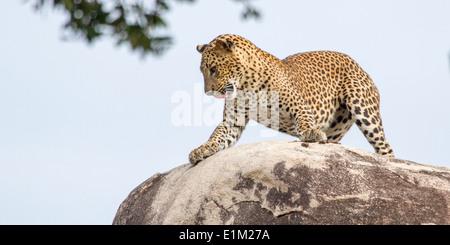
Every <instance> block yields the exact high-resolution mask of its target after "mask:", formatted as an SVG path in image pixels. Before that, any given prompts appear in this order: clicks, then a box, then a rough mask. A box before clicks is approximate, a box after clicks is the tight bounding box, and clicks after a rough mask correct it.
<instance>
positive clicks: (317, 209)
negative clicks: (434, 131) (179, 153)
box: [113, 141, 450, 225]
mask: <svg viewBox="0 0 450 245" xmlns="http://www.w3.org/2000/svg"><path fill="white" fill-rule="evenodd" d="M113 224H117V225H121V224H447V225H448V224H450V168H446V167H437V166H429V165H423V164H418V163H414V162H410V161H406V160H400V159H395V158H388V157H384V156H380V155H377V154H374V153H371V152H367V151H363V150H359V149H355V148H351V147H347V146H342V145H337V144H317V143H309V144H306V143H300V142H293V141H265V142H259V143H253V144H248V145H240V146H237V147H232V148H229V149H227V150H224V151H221V152H219V153H217V154H215V155H214V156H212V157H210V158H208V159H206V160H204V161H202V162H200V163H199V164H198V165H197V166H192V165H190V164H185V165H181V166H179V167H177V168H174V169H172V170H170V171H169V172H166V173H163V174H160V173H157V174H155V175H154V176H152V177H151V178H149V179H147V180H146V181H145V182H143V183H142V184H141V185H139V186H138V187H136V188H135V189H134V190H133V191H132V192H131V193H130V194H129V196H128V197H127V198H126V200H125V201H124V202H123V203H122V204H121V205H120V207H119V210H118V211H117V214H116V216H115V218H114V221H113Z"/></svg>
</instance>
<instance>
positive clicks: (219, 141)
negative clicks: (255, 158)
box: [189, 121, 245, 165]
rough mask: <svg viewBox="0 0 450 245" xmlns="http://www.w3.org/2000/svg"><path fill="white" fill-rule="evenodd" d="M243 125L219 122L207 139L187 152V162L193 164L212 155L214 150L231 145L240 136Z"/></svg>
mask: <svg viewBox="0 0 450 245" xmlns="http://www.w3.org/2000/svg"><path fill="white" fill-rule="evenodd" d="M244 128H245V126H232V125H229V124H228V123H227V122H226V121H223V122H222V123H220V124H219V125H218V126H217V127H216V129H215V130H214V132H213V133H212V135H211V137H209V140H208V141H207V142H206V143H204V144H203V145H201V146H199V147H197V148H196V149H194V150H193V151H191V153H190V154H189V162H190V163H191V164H193V165H195V164H197V163H199V162H200V161H202V160H204V159H206V158H208V157H210V156H212V155H214V154H215V153H216V152H218V151H221V150H223V149H226V148H228V147H231V146H233V145H234V144H236V142H237V141H238V140H239V137H241V134H242V131H244Z"/></svg>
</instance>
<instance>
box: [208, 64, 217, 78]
mask: <svg viewBox="0 0 450 245" xmlns="http://www.w3.org/2000/svg"><path fill="white" fill-rule="evenodd" d="M216 73H217V68H216V67H215V66H213V67H211V69H209V74H210V75H211V76H214V75H216Z"/></svg>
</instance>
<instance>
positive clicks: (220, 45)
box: [214, 40, 234, 53]
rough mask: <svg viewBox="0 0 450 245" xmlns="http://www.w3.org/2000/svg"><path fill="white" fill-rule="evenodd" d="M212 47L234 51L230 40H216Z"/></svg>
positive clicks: (226, 51) (227, 51)
mask: <svg viewBox="0 0 450 245" xmlns="http://www.w3.org/2000/svg"><path fill="white" fill-rule="evenodd" d="M214 49H215V50H217V51H221V52H225V53H230V52H233V51H234V43H233V42H232V41H230V40H225V41H222V40H217V41H216V43H215V45H214Z"/></svg>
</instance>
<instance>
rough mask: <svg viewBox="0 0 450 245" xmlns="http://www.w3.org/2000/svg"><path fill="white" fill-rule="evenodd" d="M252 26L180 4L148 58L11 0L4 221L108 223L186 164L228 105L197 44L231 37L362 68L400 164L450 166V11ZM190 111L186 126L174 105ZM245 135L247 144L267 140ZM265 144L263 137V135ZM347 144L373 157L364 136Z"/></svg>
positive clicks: (353, 13) (232, 12)
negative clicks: (152, 181) (216, 93)
mask: <svg viewBox="0 0 450 245" xmlns="http://www.w3.org/2000/svg"><path fill="white" fill-rule="evenodd" d="M254 5H255V6H257V7H258V8H259V9H260V11H261V12H262V19H261V20H259V21H252V20H250V21H242V20H241V18H240V11H241V5H240V4H238V3H235V2H233V1H230V0H220V1H206V0H198V1H197V3H195V4H180V3H175V2H172V3H171V6H172V7H173V8H172V11H171V12H170V13H169V14H168V16H167V17H168V21H169V28H168V32H169V33H170V34H171V35H172V36H173V37H174V45H173V46H172V48H171V49H170V50H169V51H168V52H167V53H165V55H163V56H162V57H159V58H154V57H149V58H147V59H140V57H139V55H138V54H137V53H132V52H131V51H130V50H129V48H127V47H125V46H121V47H117V46H116V45H115V44H114V42H113V41H112V40H110V39H107V38H105V39H102V40H100V41H98V42H96V43H95V44H93V45H87V44H85V43H84V42H77V41H69V42H67V41H63V40H62V37H63V30H62V28H61V26H62V25H63V23H64V22H65V20H66V18H65V17H64V16H63V15H61V13H59V12H58V11H51V10H48V11H44V12H43V13H40V14H39V13H36V12H34V11H33V10H32V7H31V5H30V4H23V3H22V1H6V2H5V3H3V6H2V8H1V9H0V30H1V34H0V35H1V38H0V51H1V55H0V71H1V73H2V76H1V78H0V113H1V114H0V129H1V130H0V196H1V197H2V198H1V199H0V207H1V208H0V224H111V222H112V219H113V217H114V215H115V212H116V211H117V208H118V207H119V205H120V203H121V202H122V201H123V200H124V199H125V198H126V196H127V195H128V193H129V192H130V191H131V190H132V189H133V188H134V187H136V186H137V185H138V184H140V183H141V182H143V181H144V180H145V179H147V178H149V177H150V176H152V175H153V174H155V173H156V172H165V171H168V170H170V169H172V168H174V167H176V166H179V165H181V164H184V163H187V162H188V160H187V156H188V154H189V152H190V151H191V150H192V149H194V148H195V147H197V146H199V145H201V144H202V143H204V142H205V141H206V140H207V139H208V137H209V135H210V134H211V133H212V131H213V130H214V128H215V125H214V122H215V120H216V121H217V120H219V118H216V117H215V110H216V108H219V109H220V108H221V106H222V105H223V101H218V100H213V99H212V98H210V97H206V96H203V95H202V91H203V87H202V81H203V78H202V75H201V73H200V71H199V64H200V55H199V54H198V53H197V51H196V50H195V47H196V45H198V44H203V43H208V42H209V41H211V40H212V39H213V38H215V37H216V36H218V35H220V34H223V33H234V34H238V35H241V36H243V37H246V38H248V39H249V40H250V41H252V42H253V43H255V44H256V45H257V46H258V47H260V48H262V49H263V50H265V51H267V52H269V53H271V54H273V55H275V56H276V57H279V58H284V57H286V56H288V55H291V54H294V53H298V52H305V51H312V50H334V51H339V52H343V53H346V54H348V55H350V56H351V57H352V58H354V59H355V60H356V61H357V62H358V63H359V64H360V65H361V66H362V67H363V69H364V70H365V71H366V72H368V73H369V74H370V76H371V77H372V79H373V81H374V82H375V84H376V85H377V87H378V89H379V91H380V94H381V114H382V119H383V124H384V128H385V133H386V137H387V139H388V141H389V143H390V145H391V146H392V148H393V149H394V151H395V154H396V156H397V157H398V158H402V159H407V160H411V161H415V162H419V163H423V164H431V165H439V166H447V167H450V157H449V155H448V151H449V149H450V148H449V143H448V139H449V138H450V65H449V53H450V32H449V31H448V30H449V29H450V2H449V1H445V0H440V1H439V0H431V1H426V2H424V1H385V0H383V1H370V2H369V1H333V0H320V1H287V0H280V1H269V0H259V1H254ZM180 94H182V95H184V96H187V97H189V98H190V100H191V104H192V107H191V121H192V123H191V124H190V126H179V125H177V124H176V123H175V122H174V121H173V112H174V110H175V109H176V108H177V107H178V106H179V105H180V101H179V100H177V99H176V98H178V97H177V96H180ZM264 130H265V128H263V127H261V126H258V125H256V124H252V125H250V127H247V129H246V131H245V132H244V134H243V135H242V137H241V140H240V141H239V143H238V145H239V144H245V143H250V142H257V141H262V140H279V139H289V140H293V139H294V138H292V137H290V136H286V135H282V134H277V135H276V136H272V137H267V135H265V134H264V133H262V132H265V131H264ZM264 136H265V137H264ZM341 143H342V144H345V145H349V146H353V147H357V148H360V149H365V150H368V151H371V152H373V149H372V147H371V146H370V145H369V143H367V140H366V139H365V138H364V136H363V135H362V133H361V132H360V131H359V130H358V128H357V127H356V126H354V127H352V129H351V130H350V131H349V133H348V134H347V135H346V136H345V137H344V138H343V140H342V141H341Z"/></svg>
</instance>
